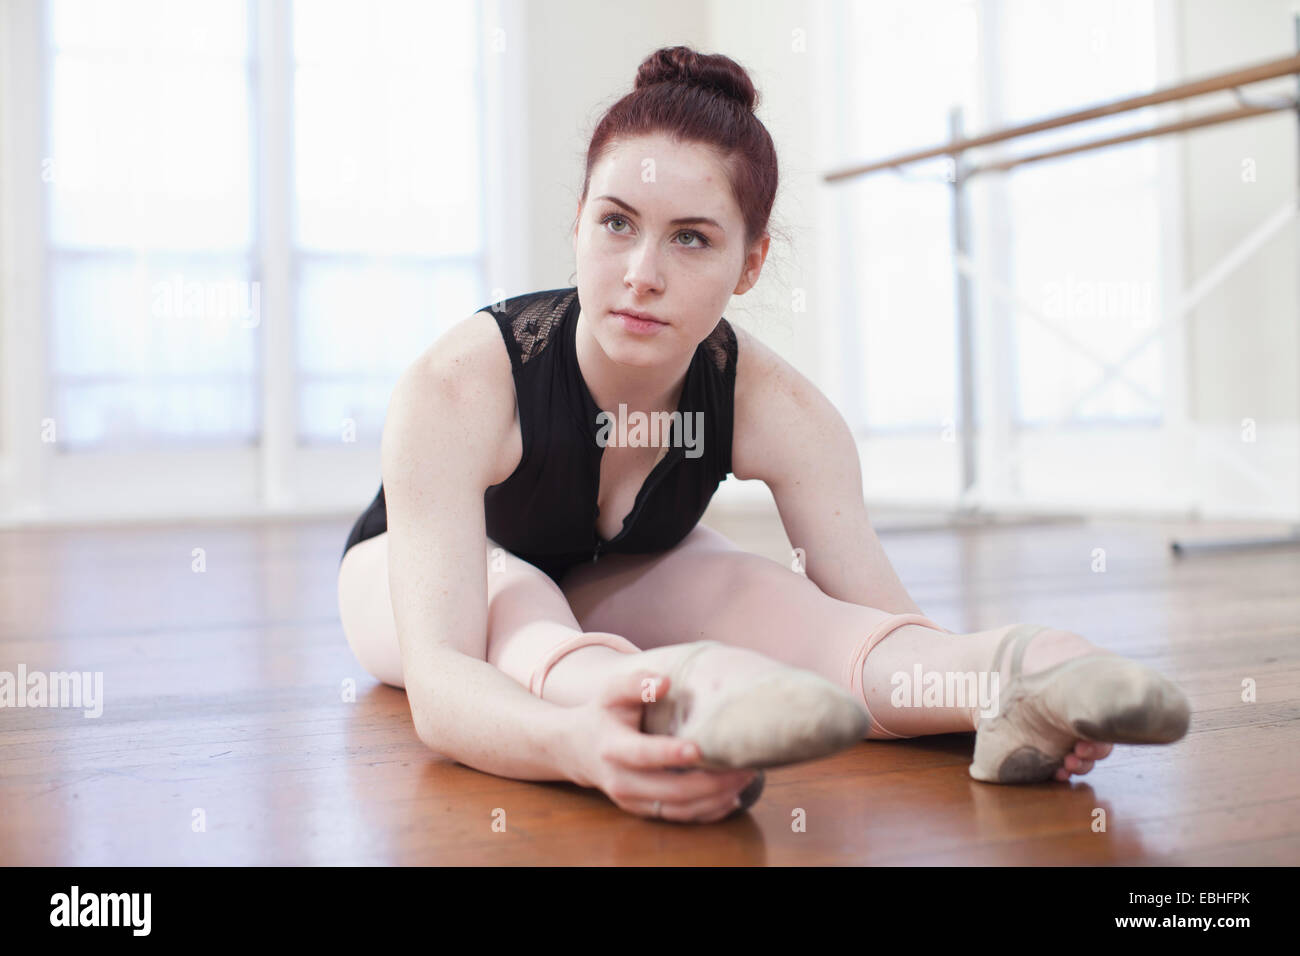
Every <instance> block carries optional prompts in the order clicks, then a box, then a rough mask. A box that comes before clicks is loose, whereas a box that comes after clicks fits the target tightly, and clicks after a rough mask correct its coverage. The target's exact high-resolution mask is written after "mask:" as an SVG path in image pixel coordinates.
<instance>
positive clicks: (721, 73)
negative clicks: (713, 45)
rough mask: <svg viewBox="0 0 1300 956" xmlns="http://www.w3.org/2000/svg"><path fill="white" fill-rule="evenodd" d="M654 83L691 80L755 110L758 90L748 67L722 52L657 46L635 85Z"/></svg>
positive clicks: (694, 83)
mask: <svg viewBox="0 0 1300 956" xmlns="http://www.w3.org/2000/svg"><path fill="white" fill-rule="evenodd" d="M653 83H689V84H691V85H692V86H701V87H705V88H706V89H710V90H714V91H716V92H718V93H721V94H722V95H723V96H726V97H727V98H728V99H732V100H735V101H736V102H737V103H739V104H740V105H741V106H743V107H744V108H745V109H747V110H750V111H752V110H753V109H754V107H755V106H756V105H757V104H758V91H757V90H755V89H754V83H753V81H752V80H750V78H749V74H748V73H747V72H746V71H745V68H744V67H743V66H741V65H740V64H739V63H737V62H736V61H735V60H733V59H731V57H729V56H723V55H722V54H721V53H713V54H704V53H697V52H695V51H694V50H692V49H691V48H690V47H686V46H671V47H664V48H663V49H660V50H655V52H653V53H651V54H650V55H649V56H648V57H646V58H645V59H644V60H642V61H641V66H640V67H639V68H638V69H637V71H636V89H638V90H639V89H641V88H642V87H644V86H650V85H651V84H653Z"/></svg>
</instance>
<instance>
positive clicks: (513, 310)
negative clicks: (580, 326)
mask: <svg viewBox="0 0 1300 956" xmlns="http://www.w3.org/2000/svg"><path fill="white" fill-rule="evenodd" d="M577 294H578V292H577V290H576V289H548V290H546V291H544V292H529V293H525V294H524V295H517V296H513V297H512V298H509V299H502V300H500V301H498V302H494V303H493V304H492V305H489V306H486V307H484V308H483V309H480V310H479V311H481V312H490V313H492V314H493V316H494V317H496V319H497V323H498V324H499V325H501V326H502V331H503V332H504V331H507V330H508V331H509V333H510V336H511V338H513V339H514V342H515V345H516V347H517V348H518V352H519V362H520V364H522V365H526V364H528V362H529V361H530V360H531V359H534V358H536V357H537V356H538V355H540V354H542V352H543V351H545V349H546V346H547V345H549V344H550V342H551V340H552V339H553V338H554V336H555V330H556V329H557V328H558V327H559V325H560V321H561V320H562V319H563V318H564V314H565V313H566V312H567V311H568V310H569V306H571V305H572V304H573V300H574V298H575V297H576V296H577Z"/></svg>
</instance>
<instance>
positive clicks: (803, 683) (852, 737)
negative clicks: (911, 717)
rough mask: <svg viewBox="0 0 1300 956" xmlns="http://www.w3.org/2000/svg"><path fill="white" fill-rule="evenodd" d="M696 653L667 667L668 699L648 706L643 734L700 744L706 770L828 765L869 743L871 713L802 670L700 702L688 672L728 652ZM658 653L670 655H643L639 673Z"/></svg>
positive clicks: (698, 645)
mask: <svg viewBox="0 0 1300 956" xmlns="http://www.w3.org/2000/svg"><path fill="white" fill-rule="evenodd" d="M691 646H692V648H693V650H691V651H690V652H689V653H687V654H686V655H685V656H683V657H680V659H678V660H675V661H674V662H673V663H672V664H671V665H670V666H669V667H668V669H667V671H666V673H667V674H668V676H669V678H670V681H671V682H670V684H669V687H668V691H667V692H666V693H665V695H664V696H663V697H662V698H660V699H659V700H656V701H650V702H647V703H646V705H645V708H644V710H643V712H642V723H641V729H642V730H643V731H644V732H646V733H651V734H667V735H669V736H674V737H681V738H682V739H684V740H689V741H691V742H693V743H695V744H696V745H697V746H698V747H699V748H700V764H701V765H702V766H704V767H708V768H711V769H718V770H741V769H758V768H762V767H780V766H785V765H786V764H792V763H799V762H801V761H804V760H816V759H818V758H820V757H825V756H827V755H829V754H832V753H835V752H836V751H838V750H843V749H844V748H845V747H849V746H852V745H853V744H855V743H857V742H858V741H860V740H862V738H863V737H864V736H865V735H866V733H867V730H868V728H869V726H870V722H869V718H868V717H867V713H866V711H865V710H864V709H863V708H862V707H860V706H858V704H857V702H856V701H854V699H853V698H852V697H850V696H849V695H848V694H847V693H846V692H845V691H844V690H842V689H841V688H839V687H837V686H836V685H835V684H833V683H831V682H830V681H828V680H826V679H825V678H823V677H821V676H820V675H818V674H814V673H812V672H811V671H806V670H801V669H799V668H794V667H781V668H779V669H776V670H774V671H773V672H772V673H770V674H765V675H763V676H761V677H758V678H756V679H755V680H754V681H753V683H750V684H748V685H744V686H741V687H739V688H735V689H732V690H720V691H718V692H717V693H708V694H697V693H696V692H695V691H694V690H693V689H692V688H691V686H690V684H689V682H688V681H686V680H685V676H686V675H687V674H688V673H689V671H690V667H691V664H692V663H693V662H694V661H695V660H696V658H697V657H698V656H699V655H700V653H702V652H703V651H706V650H708V649H709V648H710V647H721V646H724V645H722V644H720V643H719V642H718V641H693V642H691ZM659 650H667V648H656V649H655V650H653V651H647V652H645V653H644V654H643V655H642V657H641V658H640V659H639V660H638V666H645V665H646V664H647V663H648V662H647V661H646V658H647V656H649V655H653V654H655V653H656V652H657V651H659ZM673 653H674V654H676V655H680V654H681V649H680V647H679V646H677V645H673ZM755 782H756V783H757V781H755ZM752 786H753V785H752V784H751V787H752ZM757 798H758V795H757V792H756V793H755V794H754V799H755V800H756V799H757Z"/></svg>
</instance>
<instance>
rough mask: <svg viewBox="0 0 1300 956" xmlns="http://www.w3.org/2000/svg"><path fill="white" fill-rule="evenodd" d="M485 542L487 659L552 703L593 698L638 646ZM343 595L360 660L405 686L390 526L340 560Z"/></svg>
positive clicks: (344, 617) (346, 624)
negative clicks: (582, 621) (578, 615)
mask: <svg viewBox="0 0 1300 956" xmlns="http://www.w3.org/2000/svg"><path fill="white" fill-rule="evenodd" d="M485 544H486V548H485V562H486V563H485V568H486V572H487V582H488V590H487V593H488V639H487V660H488V662H489V663H490V664H492V665H494V666H495V667H497V668H498V669H499V670H501V671H502V672H503V673H505V674H507V675H508V676H510V677H513V678H514V679H515V680H516V681H518V682H519V683H520V684H521V685H523V686H524V687H526V688H528V689H529V690H531V691H532V692H533V693H535V694H537V695H538V696H539V697H542V698H543V699H544V700H548V701H551V702H552V703H557V704H560V705H562V706H568V705H571V704H576V703H580V702H582V701H584V700H586V699H588V697H589V696H590V695H591V694H592V693H593V692H594V691H593V690H592V688H593V687H595V686H599V684H600V682H601V681H603V680H604V679H605V678H607V677H608V676H609V675H610V674H611V673H613V672H612V670H611V668H612V665H613V664H614V663H615V662H616V661H619V660H622V659H623V658H624V657H625V656H626V655H627V654H629V653H633V652H635V651H636V650H637V648H636V646H635V645H633V644H632V643H630V642H628V641H626V640H625V639H623V638H621V637H619V636H618V635H614V634H607V633H601V634H590V633H587V632H584V631H583V629H582V627H581V626H580V625H579V624H578V622H577V620H576V619H575V618H574V616H573V612H572V611H571V610H570V609H569V605H568V602H567V601H566V600H565V599H564V595H563V594H562V593H561V592H560V589H559V588H558V587H557V586H556V584H555V582H554V581H552V580H551V579H550V578H549V577H547V575H546V574H544V573H543V572H542V571H540V570H539V569H537V568H536V567H534V566H533V565H531V564H529V563H528V562H526V561H523V560H521V559H520V558H518V557H517V556H516V555H514V554H511V553H510V552H509V551H507V550H505V549H504V548H502V547H500V546H499V545H498V544H497V543H496V542H494V541H492V539H490V538H488V539H485ZM338 600H339V616H340V619H341V621H342V623H343V631H344V634H345V635H346V636H347V640H348V643H349V645H350V646H351V647H352V652H353V654H354V655H355V656H356V658H357V660H358V661H359V662H360V663H361V665H362V666H363V667H364V668H365V669H366V670H367V671H369V672H370V673H371V674H372V675H373V676H374V677H375V678H376V679H378V680H381V681H383V682H384V683H385V684H390V685H392V686H394V687H404V686H405V684H404V681H403V679H402V659H401V652H400V650H399V648H398V643H397V631H396V627H395V626H394V623H393V606H392V602H391V600H390V599H389V594H388V533H387V532H384V533H382V534H379V535H376V536H375V537H372V538H367V539H366V540H364V541H361V542H358V543H357V544H355V545H353V546H352V547H351V548H349V549H348V551H347V554H345V555H344V556H343V560H342V563H341V564H340V566H339V581H338ZM566 649H570V652H569V653H564V651H565V650H566ZM560 660H562V661H563V667H561V666H560V665H559V663H558V661H560ZM539 690H541V691H543V692H544V693H539Z"/></svg>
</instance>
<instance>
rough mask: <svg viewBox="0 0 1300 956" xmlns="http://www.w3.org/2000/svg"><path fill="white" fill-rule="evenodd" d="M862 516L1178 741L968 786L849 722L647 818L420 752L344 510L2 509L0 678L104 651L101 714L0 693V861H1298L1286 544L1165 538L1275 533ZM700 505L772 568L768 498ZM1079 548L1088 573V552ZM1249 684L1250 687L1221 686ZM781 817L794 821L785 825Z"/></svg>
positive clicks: (1298, 734)
mask: <svg viewBox="0 0 1300 956" xmlns="http://www.w3.org/2000/svg"><path fill="white" fill-rule="evenodd" d="M873 520H875V521H876V524H877V527H878V529H879V530H880V534H881V538H882V540H883V541H884V544H885V548H886V550H887V551H888V553H889V554H890V556H891V559H892V560H893V562H894V564H895V567H897V569H898V571H899V574H900V575H901V577H902V579H903V581H904V582H905V583H906V585H907V587H908V589H909V591H910V592H911V594H912V596H913V597H914V598H915V599H916V600H917V602H918V603H919V604H920V606H921V607H922V608H923V609H925V611H926V613H927V614H929V615H931V616H932V617H934V618H935V620H937V621H939V622H941V623H943V624H944V625H945V626H947V627H949V628H952V629H954V630H967V631H969V630H977V629H981V628H987V627H993V626H996V625H998V624H1002V623H1009V622H1012V621H1017V620H1032V621H1040V622H1043V623H1050V624H1052V625H1053V626H1057V627H1066V628H1070V629H1072V630H1076V631H1079V632H1080V633H1083V634H1085V635H1087V636H1089V637H1090V638H1091V639H1092V640H1094V641H1095V642H1097V643H1099V644H1102V645H1103V646H1106V647H1109V648H1111V649H1114V650H1117V651H1119V652H1121V653H1124V654H1126V655H1128V656H1131V657H1134V658H1137V659H1139V660H1141V661H1143V662H1144V663H1147V664H1149V665H1150V666H1152V667H1155V668H1157V669H1159V670H1161V671H1162V672H1163V673H1165V674H1166V675H1167V676H1169V677H1170V678H1171V679H1173V680H1175V681H1176V682H1178V683H1179V684H1180V685H1181V686H1182V687H1183V688H1184V689H1185V690H1186V691H1187V693H1188V695H1189V697H1190V698H1191V700H1192V705H1193V709H1194V715H1193V719H1192V727H1191V730H1190V732H1189V733H1188V735H1187V737H1185V738H1184V739H1183V740H1182V741H1179V742H1178V743H1177V744H1174V745H1172V746H1168V747H1153V748H1144V747H1125V746H1118V747H1117V748H1116V750H1115V753H1114V754H1113V755H1112V756H1111V757H1110V758H1108V759H1107V760H1105V761H1103V762H1101V763H1099V764H1098V766H1097V768H1096V769H1095V770H1094V771H1093V772H1092V773H1091V774H1088V775H1086V776H1082V777H1075V778H1073V780H1072V782H1071V783H1069V784H1060V783H1058V784H1046V785H1040V786H1034V787H1005V786H995V785H989V784H982V783H978V782H976V781H974V780H972V779H971V778H970V777H969V775H968V774H967V770H966V768H967V765H968V763H969V761H970V753H971V745H972V739H973V738H972V737H971V736H970V735H945V736H935V737H924V738H917V739H913V740H907V741H889V742H866V741H864V742H863V743H862V744H860V745H859V746H857V747H855V748H853V749H851V750H849V751H846V752H844V753H841V754H838V755H836V756H834V757H832V758H829V759H826V760H821V761H817V762H814V763H808V764H802V765H799V766H796V767H789V768H782V769H778V770H772V771H769V772H768V783H767V789H766V792H765V793H764V795H763V798H762V800H761V801H760V802H759V803H758V804H757V805H756V806H755V807H754V808H753V809H752V810H751V811H750V813H749V814H748V815H746V816H743V817H741V818H739V819H735V820H732V821H729V822H726V823H723V824H714V825H710V826H689V825H676V824H670V823H659V822H651V821H646V820H642V819H639V818H636V817H632V816H630V815H628V814H626V813H624V812H622V811H620V810H618V809H617V808H616V807H614V806H613V804H611V803H610V802H609V801H608V800H607V799H606V798H605V797H604V796H603V795H602V794H600V793H599V792H597V791H595V790H584V789H582V788H579V787H577V786H574V785H570V784H564V783H530V782H523V781H516V780H509V779H505V778H501V777H495V776H492V775H489V774H485V773H481V772H479V771H476V770H473V769H470V768H467V767H465V766H463V765H460V764H457V763H455V762H454V761H451V760H448V759H446V758H443V757H441V756H439V755H437V754H434V753H432V752H430V751H429V750H428V749H427V748H425V747H424V746H423V745H422V744H421V743H420V742H419V741H418V740H417V739H416V737H415V734H414V731H413V729H412V727H411V721H410V715H409V711H408V708H407V704H406V699H405V695H404V693H403V692H401V691H399V690H395V689H393V688H390V687H387V686H384V685H381V684H378V683H377V682H376V681H374V680H373V679H372V678H370V677H369V676H368V675H367V674H366V673H365V672H364V671H363V670H362V669H361V668H360V666H359V665H358V664H357V663H356V662H355V660H354V659H353V658H352V655H351V653H350V651H349V649H348V647H347V644H346V642H345V641H344V638H343V634H342V631H341V630H340V628H339V624H338V614H337V605H336V597H335V576H336V573H337V568H338V560H339V549H340V547H341V546H342V542H343V540H344V538H345V536H346V533H347V529H348V527H349V526H350V523H351V522H350V520H348V519H345V518H341V519H338V520H313V521H299V522H293V521H285V522H277V523H263V524H259V523H243V524H228V525H214V524H206V525H205V524H195V525H193V526H182V525H166V526H162V525H159V526H137V527H104V528H63V529H57V530H56V529H50V530H12V531H6V532H0V671H8V672H10V673H15V672H16V671H17V668H18V665H19V664H20V663H21V664H23V665H25V667H26V669H27V671H28V672H29V673H30V672H33V671H38V670H39V671H45V672H48V671H65V670H76V671H82V672H101V673H102V675H103V695H104V706H103V714H102V716H100V717H98V718H92V717H86V716H83V714H82V712H81V711H77V710H71V709H61V708H3V709H0V862H3V863H5V864H11V865H12V864H40V865H51V864H54V865H92V866H94V865H113V864H127V865H146V864H181V865H188V864H219V865H227V864H349V865H350V864H435V865H439V864H454V865H463V864H473V865H478V864H487V865H521V864H522V865H528V864H538V863H543V864H578V865H610V864H636V865H660V864H695V863H698V864H714V865H716V864H723V865H737V864H738V865H746V864H778V865H803V864H809V865H864V864H893V865H908V866H910V865H924V864H963V865H967V864H1035V865H1038V864H1054V865H1060V864H1089V865H1095V864H1126V865H1127V864H1149V863H1177V864H1212V865H1229V864H1265V865H1296V864H1297V863H1298V862H1300V767H1298V766H1297V760H1296V754H1297V750H1298V748H1297V744H1300V720H1298V718H1300V640H1298V638H1300V623H1298V622H1300V588H1298V587H1297V582H1300V553H1297V552H1296V551H1295V550H1294V549H1292V550H1280V549H1279V550H1270V551H1253V552H1251V551H1247V552H1233V553H1206V554H1201V555H1196V556H1191V557H1186V558H1181V559H1179V558H1175V557H1173V556H1172V555H1171V554H1170V552H1169V549H1168V541H1169V539H1170V537H1171V536H1172V535H1173V534H1174V533H1176V532H1177V533H1183V532H1191V533H1193V534H1196V535H1208V536H1213V535H1215V534H1223V535H1240V534H1244V533H1251V532H1252V531H1255V530H1259V531H1260V532H1268V531H1270V530H1273V529H1270V528H1263V527H1259V526H1245V525H1215V526H1204V525H1201V526H1191V525H1186V524H1173V523H1149V522H1136V521H1111V522H1084V521H1078V522H1070V521H1065V522H1045V523H1036V524H1023V525H1008V526H1000V527H992V528H983V529H980V528H970V527H965V528H944V529H936V530H923V531H916V532H911V533H898V534H895V533H891V532H890V531H889V522H888V521H887V520H886V519H884V518H881V517H879V516H873ZM706 521H707V523H709V524H710V525H712V526H713V527H715V528H717V529H718V530H720V531H722V532H723V533H725V534H728V535H730V536H731V537H732V538H733V539H734V540H736V541H737V543H739V544H741V545H742V546H744V547H746V548H749V549H751V550H754V551H757V552H759V553H763V554H766V555H768V556H769V557H772V558H774V559H776V560H780V561H783V562H784V563H788V561H789V558H788V555H789V547H788V543H787V542H786V540H785V536H784V534H783V533H782V531H781V527H780V523H779V521H778V520H777V519H776V517H775V515H774V514H761V515H757V516H754V517H750V518H739V517H731V518H723V517H722V516H719V515H713V514H711V515H710V516H708V517H707V518H706ZM194 548H203V549H204V560H205V562H206V569H205V570H204V571H202V572H201V573H199V572H196V571H194V570H193V569H192V562H193V560H194V558H193V557H192V554H193V549H194ZM1097 548H1103V549H1105V554H1106V570H1105V571H1104V572H1097V571H1094V570H1093V569H1092V568H1093V560H1094V555H1095V553H1096V552H1095V549H1097ZM1247 679H1250V680H1253V681H1254V682H1255V685H1256V687H1257V694H1258V699H1257V701H1256V702H1253V703H1243V702H1242V700H1241V697H1242V682H1243V681H1244V680H1247ZM348 681H352V682H355V687H356V699H355V701H347V700H345V699H344V694H343V689H344V686H345V682H348ZM196 808H198V809H201V810H202V813H203V817H204V820H205V828H204V829H203V830H202V831H200V832H196V831H195V829H194V827H193V821H194V819H195V810H196ZM1098 809H1100V810H1104V811H1105V818H1106V830H1105V831H1104V832H1095V831H1094V829H1093V820H1094V818H1095V816H1096V813H1095V811H1097V810H1098ZM502 812H504V817H505V823H506V827H505V831H504V832H495V831H494V829H493V826H492V823H493V816H494V813H496V814H497V815H498V816H499V815H500V814H501V813H502ZM800 817H801V818H802V819H804V820H806V831H805V832H797V831H796V830H795V828H793V827H792V821H794V820H795V819H796V818H800Z"/></svg>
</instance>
